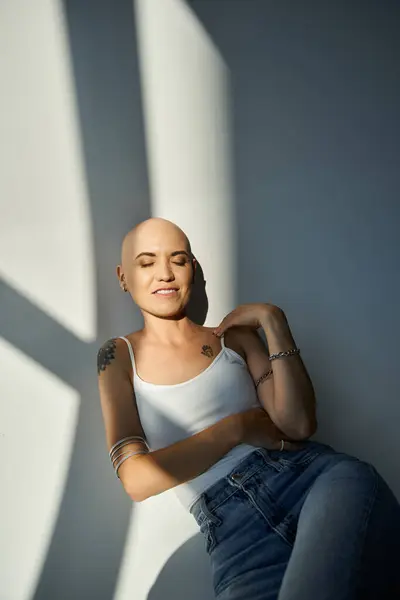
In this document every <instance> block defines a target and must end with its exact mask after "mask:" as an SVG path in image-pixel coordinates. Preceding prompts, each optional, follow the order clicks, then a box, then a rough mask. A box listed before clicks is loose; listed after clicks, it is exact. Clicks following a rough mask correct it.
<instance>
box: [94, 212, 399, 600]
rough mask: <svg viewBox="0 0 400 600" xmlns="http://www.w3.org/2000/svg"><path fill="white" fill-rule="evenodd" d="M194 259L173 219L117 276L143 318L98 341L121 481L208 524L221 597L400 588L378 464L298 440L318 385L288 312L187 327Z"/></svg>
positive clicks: (379, 594) (382, 593)
mask: <svg viewBox="0 0 400 600" xmlns="http://www.w3.org/2000/svg"><path fill="white" fill-rule="evenodd" d="M195 268H196V262H195V260H194V259H193V257H192V253H191V249H190V244H189V241H188V239H187V237H186V236H185V234H184V233H183V232H182V231H181V230H180V229H179V228H178V227H177V226H176V225H174V224H173V223H171V222H169V221H165V220H163V219H150V220H148V221H145V222H144V223H141V224H140V225H139V226H138V227H136V228H135V229H134V230H133V231H131V232H130V233H129V234H128V235H127V236H126V237H125V239H124V242H123V246H122V260H121V265H119V266H118V267H117V276H118V279H119V282H120V285H121V289H123V290H124V291H125V292H129V293H130V294H131V296H132V298H133V300H134V302H135V303H136V304H137V305H138V306H139V308H140V309H141V312H142V314H143V318H144V327H143V329H142V330H140V331H137V332H135V333H132V334H129V335H127V336H126V337H124V338H114V339H112V340H109V341H108V342H106V343H105V344H104V346H103V347H102V348H101V349H100V351H99V354H98V373H99V390H100V398H101V406H102V411H103V418H104V423H105V431H106V438H107V445H108V449H109V452H110V458H111V461H112V464H113V466H114V469H115V472H116V474H117V477H119V479H120V481H121V482H122V485H123V486H124V489H125V491H126V493H127V494H128V495H129V496H130V497H131V498H132V500H134V501H136V502H141V501H143V500H145V499H146V498H149V497H150V496H153V495H155V494H159V493H161V492H163V491H165V490H168V489H170V488H174V489H175V491H176V494H177V496H178V498H179V500H180V501H181V502H182V504H183V505H184V506H185V507H186V508H187V509H188V510H190V512H191V514H192V515H193V516H194V518H195V519H196V521H197V523H198V525H199V527H200V530H201V531H202V533H203V534H204V538H205V544H206V549H207V552H208V553H209V556H210V560H211V566H212V571H213V581H214V588H215V595H216V597H217V598H218V599H219V600H228V599H229V600H239V599H240V600H272V599H277V598H278V599H279V600H289V599H290V600H305V599H307V600H325V599H326V600H328V599H332V600H333V599H335V600H355V599H361V598H362V599H363V600H370V599H371V600H372V599H374V600H377V599H379V600H384V599H386V598H388V599H389V598H395V597H400V596H397V595H396V592H398V591H399V589H400V586H399V579H398V571H399V570H400V569H399V566H400V565H399V561H400V507H399V504H398V502H397V501H396V499H395V497H394V495H393V493H392V492H391V490H390V489H389V488H388V486H387V485H386V483H385V482H384V481H383V480H382V478H381V477H380V476H379V474H378V473H377V472H376V470H375V469H374V468H373V467H372V466H371V465H369V464H367V463H365V462H362V461H360V460H358V459H356V458H353V457H350V456H347V455H345V454H342V453H338V452H335V451H334V450H333V449H332V448H331V447H329V446H327V445H324V444H320V443H317V442H313V441H307V439H308V438H309V437H310V436H311V435H312V434H313V433H314V432H315V430H316V426H317V425H316V416H315V397H314V390H313V386H312V383H311V381H310V378H309V376H308V374H307V372H306V369H305V367H304V365H303V362H302V360H301V358H300V355H299V350H298V349H297V348H296V345H295V343H294V340H293V338H292V335H291V332H290V329H289V326H288V323H287V321H286V318H285V315H284V313H283V312H282V310H280V309H279V308H278V307H276V306H273V305H270V304H250V305H244V306H241V307H239V308H238V309H236V310H234V311H233V312H232V313H230V315H228V316H227V317H226V318H225V319H224V320H223V321H222V323H221V324H220V326H219V327H217V328H216V329H215V330H213V329H212V328H207V327H201V326H199V325H197V324H195V323H193V322H192V321H190V320H189V319H188V317H187V316H186V309H187V305H188V302H189V298H190V292H191V288H192V284H193V278H194V274H195ZM260 327H262V328H263V329H264V332H265V334H266V338H267V342H268V352H267V350H266V348H265V346H264V344H263V343H262V341H261V339H260V337H259V336H258V334H257V331H256V330H257V329H258V328H260Z"/></svg>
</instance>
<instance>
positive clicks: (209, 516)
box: [200, 494, 222, 525]
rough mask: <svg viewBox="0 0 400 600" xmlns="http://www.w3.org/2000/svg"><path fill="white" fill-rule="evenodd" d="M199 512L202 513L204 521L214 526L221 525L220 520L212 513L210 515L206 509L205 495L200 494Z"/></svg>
mask: <svg viewBox="0 0 400 600" xmlns="http://www.w3.org/2000/svg"><path fill="white" fill-rule="evenodd" d="M200 511H201V512H202V513H203V515H204V516H205V517H206V519H208V520H209V521H211V523H214V525H221V523H222V521H221V519H220V518H219V517H217V515H214V513H212V512H211V511H210V510H209V509H208V506H207V500H206V497H205V494H202V495H201V496H200Z"/></svg>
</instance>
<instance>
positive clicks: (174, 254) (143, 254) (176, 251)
mask: <svg viewBox="0 0 400 600" xmlns="http://www.w3.org/2000/svg"><path fill="white" fill-rule="evenodd" d="M180 254H184V255H185V256H187V258H190V256H189V254H188V252H186V250H175V252H171V256H179V255H180ZM141 256H151V257H152V258H154V257H155V256H156V255H155V254H154V252H141V253H140V254H138V255H137V257H136V258H135V260H137V259H138V258H140V257H141Z"/></svg>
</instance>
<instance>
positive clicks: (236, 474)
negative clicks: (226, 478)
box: [232, 473, 241, 479]
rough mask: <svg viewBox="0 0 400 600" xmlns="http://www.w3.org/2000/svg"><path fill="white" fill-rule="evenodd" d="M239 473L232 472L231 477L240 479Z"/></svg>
mask: <svg viewBox="0 0 400 600" xmlns="http://www.w3.org/2000/svg"><path fill="white" fill-rule="evenodd" d="M240 477H241V474H240V473H233V475H232V479H240Z"/></svg>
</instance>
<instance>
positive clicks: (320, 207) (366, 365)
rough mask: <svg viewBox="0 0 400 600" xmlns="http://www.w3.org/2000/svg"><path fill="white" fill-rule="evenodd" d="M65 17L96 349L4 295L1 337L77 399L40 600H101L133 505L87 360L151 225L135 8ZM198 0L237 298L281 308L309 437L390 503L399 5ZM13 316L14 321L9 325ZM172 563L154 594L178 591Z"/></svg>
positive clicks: (117, 305)
mask: <svg viewBox="0 0 400 600" xmlns="http://www.w3.org/2000/svg"><path fill="white" fill-rule="evenodd" d="M65 6H66V16H67V22H68V27H69V36H70V44H71V51H72V56H73V65H74V77H75V83H76V93H77V101H78V106H79V113H80V118H81V133H82V141H83V148H84V158H85V168H86V175H87V178H88V183H89V191H90V198H91V209H92V218H93V223H94V233H95V246H96V257H97V276H98V309H99V339H98V340H97V342H96V343H95V344H89V345H87V346H84V345H82V344H78V343H77V342H76V340H75V339H74V338H73V337H72V336H69V335H64V334H63V333H62V332H61V330H60V328H58V327H57V325H56V324H55V323H51V322H49V321H47V320H46V319H44V320H43V319H42V317H41V316H40V315H39V314H38V313H37V312H36V311H35V309H34V307H33V306H31V305H30V304H29V302H28V301H26V300H25V299H24V298H22V297H20V296H19V295H18V294H17V293H16V292H14V291H13V290H11V289H10V288H8V287H7V286H6V285H5V284H4V285H3V286H2V287H1V290H0V291H1V294H2V306H3V307H5V308H4V310H3V314H4V315H6V317H4V318H3V320H2V322H1V327H2V335H3V336H4V337H5V338H6V339H7V340H9V341H10V342H11V343H12V344H14V345H15V346H17V347H19V348H21V349H22V350H23V351H24V352H25V353H26V354H28V355H30V356H32V357H33V358H34V359H35V360H38V361H39V362H40V363H42V364H44V365H46V366H47V367H48V368H49V369H50V370H52V371H53V372H55V373H56V374H58V375H59V376H60V377H61V378H62V379H64V380H65V381H67V382H69V383H70V384H71V385H72V386H74V387H75V388H76V389H77V390H78V391H79V392H80V393H81V396H82V404H81V411H80V418H79V424H78V430H77V435H76V443H75V447H74V452H73V456H72V461H71V468H70V472H69V476H68V481H67V485H66V488H65V493H64V498H63V502H62V505H61V509H60V513H59V518H58V522H57V526H56V528H55V531H54V536H53V541H52V544H51V546H50V548H49V553H48V556H47V560H46V564H45V566H44V569H43V572H42V575H41V578H40V581H39V583H38V587H37V590H36V594H35V600H48V599H50V598H55V597H57V599H59V600H64V599H65V600H67V599H68V600H69V599H70V598H77V599H78V598H79V599H80V598H91V597H96V598H97V599H99V600H101V599H104V600H110V599H111V598H112V597H113V594H114V592H115V585H116V581H117V578H118V572H119V569H120V566H121V560H122V556H123V552H124V543H125V539H126V534H127V530H128V527H129V521H130V515H131V508H132V506H131V502H130V501H129V499H128V498H127V497H126V495H125V494H124V492H123V491H122V489H121V488H120V487H118V486H116V485H115V482H114V478H113V474H112V472H111V471H110V470H109V464H108V462H107V460H108V459H107V455H106V453H105V448H104V433H103V425H102V421H101V413H100V405H99V400H98V393H97V385H96V377H95V354H96V350H97V347H98V344H99V343H101V342H102V341H103V340H104V339H106V338H108V337H109V336H111V335H116V334H122V333H124V332H126V331H129V330H134V329H135V328H136V327H138V325H139V322H140V320H139V315H138V313H137V311H135V310H134V309H133V308H132V305H131V303H130V302H129V299H127V298H126V296H124V295H122V294H120V292H119V289H118V286H117V285H116V281H115V275H114V266H115V263H116V261H117V260H118V253H119V245H120V240H121V237H122V235H123V234H124V233H125V231H126V230H127V228H129V227H130V226H131V224H133V223H135V222H137V221H139V220H141V219H144V218H146V217H147V216H148V215H149V202H148V182H147V167H146V155H145V149H144V136H143V125H142V106H141V99H140V98H141V96H140V84H139V73H138V68H137V59H136V46H135V31H134V26H133V15H132V6H131V2H130V1H128V0H119V2H112V1H111V0H100V1H99V0H88V1H87V2H85V3H83V4H82V2H79V1H78V0H66V2H65ZM191 6H192V7H193V9H194V10H195V12H196V14H197V15H198V16H199V18H200V19H201V20H202V22H203V23H204V26H205V28H206V30H207V31H208V32H209V34H210V35H211V37H212V38H213V40H214V42H215V43H216V44H217V45H218V47H219V49H220V51H221V52H222V55H223V57H224V59H225V61H226V63H227V65H228V67H229V68H230V70H231V76H232V80H233V105H234V136H233V137H234V152H235V177H236V213H237V223H238V229H237V231H236V232H233V234H234V235H237V239H238V240H239V243H238V247H237V256H236V257H235V258H236V260H237V269H238V283H239V286H238V297H237V302H238V303H241V302H251V301H267V302H272V303H275V304H278V305H280V306H281V307H282V308H283V309H284V310H285V312H286V314H287V316H288V319H289V322H290V324H291V326H292V330H293V333H294V336H295V338H296V341H297V343H298V345H299V346H300V347H301V349H302V354H303V357H304V360H305V362H306V365H307V367H308V369H309V371H310V374H311V376H312V379H313V381H314V383H315V386H316V390H317V395H318V400H319V420H320V428H319V432H318V435H317V438H318V439H322V440H324V441H327V442H329V443H333V444H334V445H335V446H336V447H337V448H339V449H341V450H346V451H348V452H351V453H354V454H356V455H358V456H360V457H362V458H366V459H368V460H371V461H372V462H373V463H374V464H375V465H376V466H377V467H378V469H379V470H380V471H381V473H382V474H383V475H384V476H385V477H386V478H387V480H388V481H389V483H390V484H391V485H392V486H393V488H394V489H395V491H396V493H397V494H398V495H399V496H400V480H399V477H398V473H397V472H398V467H397V464H398V459H397V460H396V457H399V456H400V436H399V435H398V424H399V422H400V418H399V417H400V408H399V402H398V390H399V384H398V378H397V369H396V367H397V361H398V352H397V344H398V339H399V324H398V323H399V321H398V316H397V308H398V305H399V282H398V264H399V250H398V246H397V244H396V233H397V228H398V220H399V213H400V209H399V203H398V200H397V189H398V183H399V175H398V164H397V163H398V158H399V144H398V133H399V131H398V129H399V124H398V116H397V107H398V105H399V100H400V98H399V83H398V64H399V41H398V35H397V29H398V17H399V14H398V9H397V7H396V4H395V3H390V2H385V3H379V2H343V1H342V2H339V1H336V2H330V3H328V2H323V1H320V2H307V1H302V2H285V1H283V0H281V1H280V2H272V1H271V2H269V1H267V0H259V1H255V0H246V1H245V2H244V1H243V0H237V1H235V0H214V1H206V0H196V1H193V2H191ZM205 276H206V278H207V273H205ZM16 314H18V315H24V316H23V318H22V319H21V320H20V321H18V322H17V321H16V320H15V315H16ZM54 347H58V348H62V349H63V351H62V352H57V353H55V352H54V351H53V350H52V349H54ZM187 548H189V550H190V553H188V552H187ZM193 549H194V550H193ZM180 550H181V551H185V552H186V555H185V556H186V557H187V556H189V555H190V556H193V569H194V571H193V573H194V575H193V578H192V581H194V580H196V590H197V591H199V590H200V584H201V581H202V578H203V575H201V577H198V570H197V560H198V559H197V558H196V556H197V554H198V555H199V559H200V561H202V560H203V558H202V557H201V556H200V545H198V544H197V540H195V542H194V543H190V544H189V546H187V547H185V546H183V547H182V548H181V549H180ZM178 552H179V551H178ZM192 552H193V553H192ZM182 554H183V552H181V554H180V555H181V556H182ZM178 556H179V554H178V553H177V554H176V555H175V556H173V557H172V558H171V561H170V562H169V564H167V565H165V568H164V569H163V571H162V573H161V577H160V579H159V580H158V581H157V582H156V583H155V586H154V587H153V590H152V591H151V592H150V596H149V597H150V598H157V597H162V596H163V594H164V596H163V597H167V598H168V597H174V598H177V599H178V597H179V594H180V593H183V596H182V597H187V592H185V591H183V592H182V589H183V588H182V586H181V584H180V582H179V569H180V565H181V564H182V563H181V562H180V561H178V560H175V559H177V557H178ZM202 565H203V563H201V573H203V566H202ZM187 570H189V572H190V567H189V566H188V565H187V564H186V563H185V572H187ZM196 573H197V576H196ZM161 588H162V589H161ZM204 589H205V590H207V589H208V588H207V586H205V588H204ZM199 597H200V596H199ZM204 597H207V596H206V592H205V596H204Z"/></svg>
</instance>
